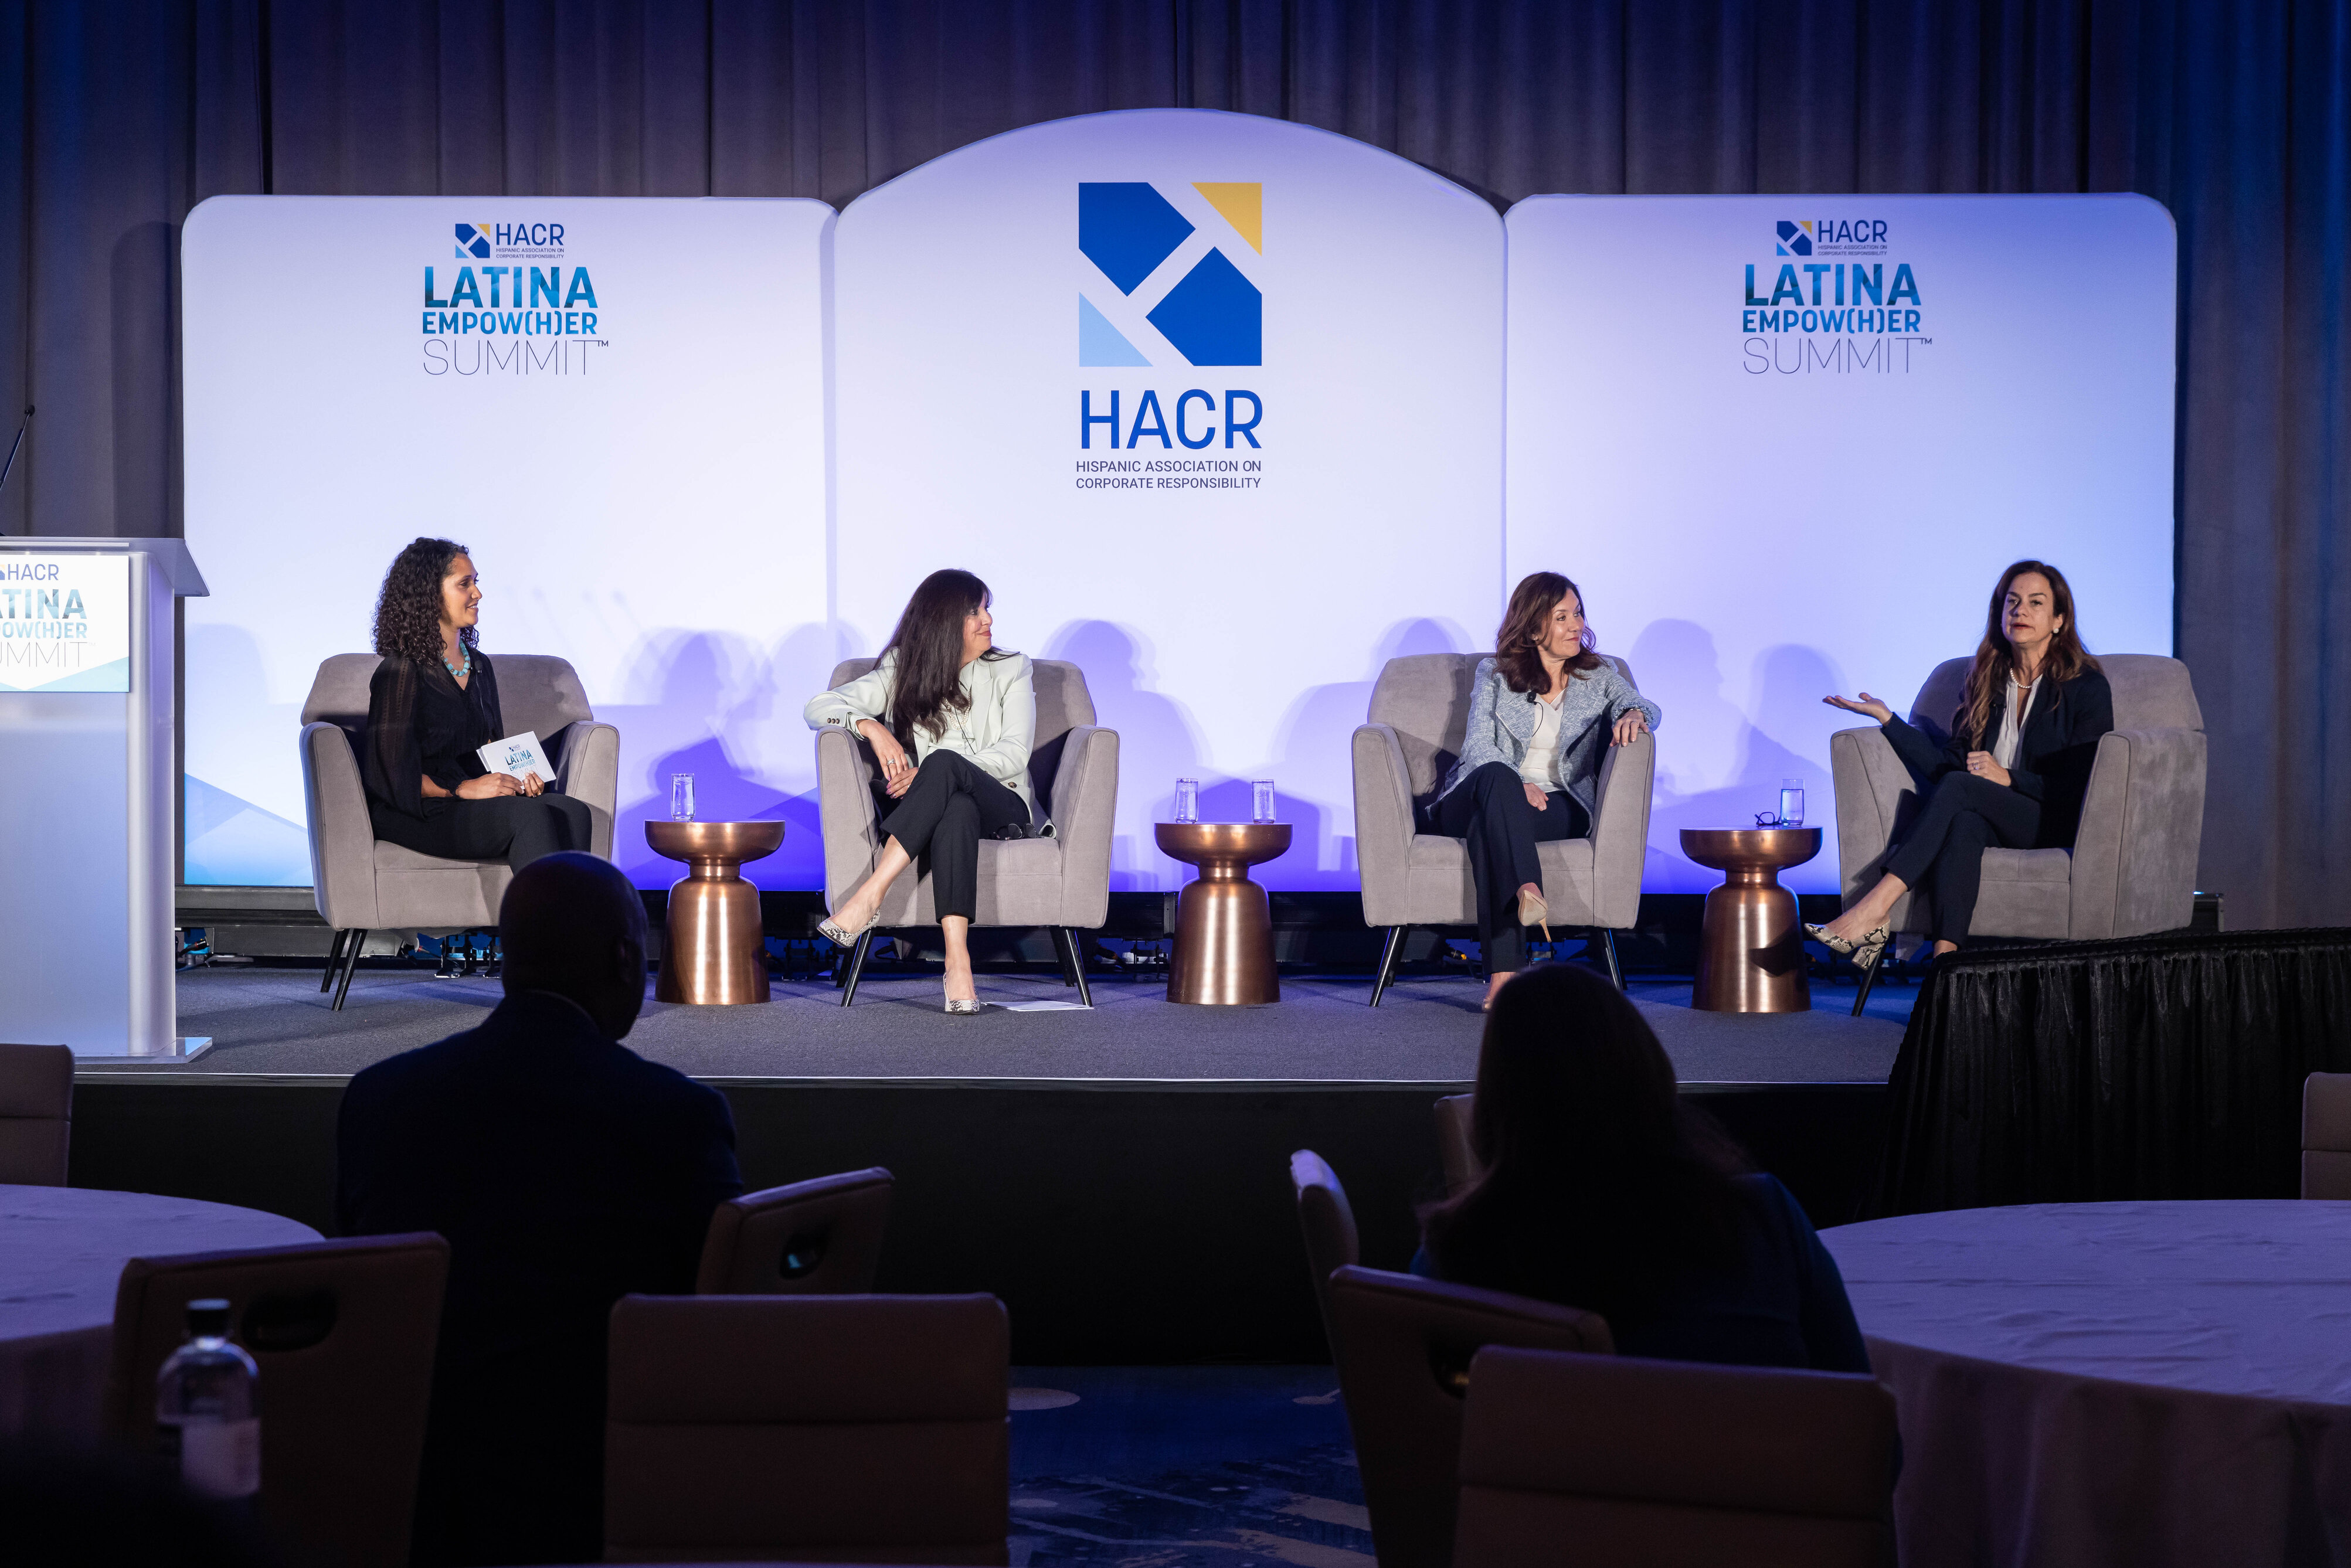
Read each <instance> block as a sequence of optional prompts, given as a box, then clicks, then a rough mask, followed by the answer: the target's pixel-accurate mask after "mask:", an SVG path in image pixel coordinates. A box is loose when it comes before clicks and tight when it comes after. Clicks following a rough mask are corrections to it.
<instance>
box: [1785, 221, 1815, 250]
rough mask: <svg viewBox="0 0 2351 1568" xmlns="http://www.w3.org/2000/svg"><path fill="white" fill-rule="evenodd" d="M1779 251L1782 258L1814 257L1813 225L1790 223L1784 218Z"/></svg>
mask: <svg viewBox="0 0 2351 1568" xmlns="http://www.w3.org/2000/svg"><path fill="white" fill-rule="evenodd" d="M1779 251H1780V254H1781V255H1782V256H1810V255H1812V254H1813V225H1811V224H1809V223H1802V222H1798V223H1790V222H1789V221H1788V220H1787V219H1785V218H1782V219H1781V220H1780V246H1779Z"/></svg>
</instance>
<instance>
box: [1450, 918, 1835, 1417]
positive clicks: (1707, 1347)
mask: <svg viewBox="0 0 2351 1568" xmlns="http://www.w3.org/2000/svg"><path fill="white" fill-rule="evenodd" d="M1474 1105H1475V1109H1474V1111H1473V1113H1472V1126H1471V1140H1472V1144H1473V1146H1474V1147H1475V1148H1476V1150H1477V1154H1478V1158H1479V1164H1480V1166H1481V1174H1480V1175H1479V1177H1478V1179H1477V1180H1476V1182H1474V1183H1473V1184H1472V1185H1471V1186H1469V1187H1468V1188H1467V1189H1466V1190H1464V1191H1463V1192H1461V1193H1460V1194H1458V1196H1456V1197H1452V1198H1450V1199H1448V1200H1447V1201H1446V1202H1444V1203H1441V1204H1437V1205H1435V1206H1433V1207H1429V1208H1426V1209H1424V1210H1423V1211H1422V1214H1421V1238H1422V1247H1421V1252H1420V1255H1419V1256H1418V1257H1417V1258H1416V1259H1414V1260H1413V1270H1414V1271H1415V1272H1416V1273H1420V1274H1425V1275H1431V1276H1434V1277H1435V1278H1437V1279H1440V1280H1447V1281H1454V1282H1456V1283H1458V1284H1464V1285H1476V1286H1481V1287H1483V1288H1485V1289H1488V1290H1495V1291H1510V1292H1511V1293H1512V1294H1514V1295H1520V1296H1532V1297H1536V1298H1538V1299H1540V1300H1542V1301H1557V1302H1560V1303H1562V1305H1567V1306H1574V1307H1582V1308H1583V1309H1585V1310H1587V1311H1590V1312H1598V1313H1599V1314H1600V1315H1601V1316H1602V1317H1604V1318H1605V1319H1607V1320H1608V1327H1609V1331H1610V1333H1612V1334H1613V1335H1614V1339H1615V1342H1616V1350H1617V1353H1618V1354H1622V1355H1641V1356H1654V1357H1657V1358H1660V1359H1664V1360H1669V1361H1707V1362H1720V1363H1730V1364H1740V1365H1748V1366H1787V1367H1810V1368H1813V1369H1814V1370H1816V1371H1823V1372H1867V1371H1868V1370H1869V1354H1868V1352H1867V1351H1865V1349H1864V1348H1863V1346H1862V1342H1861V1330H1860V1329H1859V1327H1858V1326H1856V1324H1855V1322H1854V1316H1853V1304H1852V1303H1851V1302H1850V1301H1847V1300H1846V1299H1845V1293H1844V1280H1843V1279H1842V1278H1840V1277H1839V1275H1838V1273H1837V1269H1836V1263H1835V1261H1834V1260H1833V1259H1831V1258H1830V1257H1829V1254H1828V1249H1826V1248H1824V1247H1823V1246H1822V1245H1821V1241H1820V1238H1819V1237H1817V1236H1815V1235H1814V1234H1813V1227H1812V1224H1811V1222H1810V1221H1809V1220H1807V1219H1806V1218H1804V1211H1803V1210H1802V1208H1800V1207H1797V1205H1796V1200H1795V1199H1794V1198H1793V1197H1791V1196H1790V1195H1789V1192H1788V1189H1787V1188H1786V1187H1783V1186H1781V1185H1780V1183H1779V1182H1778V1181H1777V1180H1776V1179H1774V1178H1773V1177H1771V1176H1766V1175H1763V1174H1761V1173H1757V1172H1750V1171H1747V1170H1746V1169H1745V1166H1744V1162H1743V1160H1742V1159H1741V1157H1740V1153H1739V1150H1738V1149H1737V1147H1736V1146H1735V1145H1732V1144H1731V1143H1730V1141H1729V1138H1728V1137H1727V1136H1726V1135H1725V1134H1723V1133H1722V1131H1721V1130H1720V1129H1719V1128H1718V1127H1717V1126H1716V1125H1715V1124H1714V1123H1713V1122H1712V1120H1711V1119H1710V1118H1708V1116H1707V1115H1706V1113H1704V1112H1701V1111H1699V1110H1698V1109H1697V1108H1696V1107H1694V1106H1692V1105H1690V1104H1688V1103H1687V1102H1685V1101H1684V1100H1683V1099H1682V1098H1681V1096H1680V1094H1679V1093H1678V1092H1677V1085H1676V1082H1675V1080H1674V1067H1673V1063H1672V1062H1671V1061H1669V1060H1667V1056H1666V1052H1665V1048H1664V1047H1663V1046H1660V1045H1659V1044H1658V1043H1657V1037H1656V1035H1655V1034H1654V1033H1652V1032H1651V1031H1650V1029H1649V1026H1648V1024H1647V1022H1646V1020H1645V1019H1643V1018H1642V1017H1641V1014H1640V1012H1639V1010H1638V1009H1635V1007H1634V1005H1633V1004H1632V1002H1631V1001H1630V1000H1629V999H1627V998H1625V996H1624V995H1623V994H1622V993H1621V992H1619V991H1618V990H1617V989H1616V988H1615V987H1614V986H1612V985H1610V984H1609V983H1608V982H1607V981H1606V980H1605V979H1604V978H1603V977H1600V976H1599V975H1596V974H1594V973H1593V972H1592V971H1591V970H1588V969H1585V968H1583V967H1580V966H1570V965H1565V964H1545V965H1541V966H1539V967H1535V968H1532V969H1528V970H1524V971H1522V972H1521V973H1520V974H1519V975H1518V976H1516V977H1514V978H1512V979H1511V980H1510V982H1509V983H1508V984H1507V985H1505V986H1503V987H1502V988H1501V989H1500V991H1499V992H1498V993H1497V994H1496V996H1495V998H1494V1005H1493V1009H1492V1011H1491V1012H1490V1013H1489V1016H1488V1018H1487V1022H1486V1037H1485V1043H1484V1046H1483V1047H1482V1049H1481V1051H1480V1052H1479V1059H1478V1093H1477V1099H1476V1101H1475V1102H1474Z"/></svg>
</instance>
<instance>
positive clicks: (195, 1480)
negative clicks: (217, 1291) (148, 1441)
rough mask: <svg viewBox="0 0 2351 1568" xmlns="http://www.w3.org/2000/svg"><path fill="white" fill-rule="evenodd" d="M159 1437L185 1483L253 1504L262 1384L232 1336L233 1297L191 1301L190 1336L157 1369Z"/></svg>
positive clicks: (199, 1490) (205, 1493) (257, 1488)
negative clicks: (230, 1302) (230, 1303)
mask: <svg viewBox="0 0 2351 1568" xmlns="http://www.w3.org/2000/svg"><path fill="white" fill-rule="evenodd" d="M155 1443H156V1447H157V1448H158V1449H159V1450H160V1451H161V1452H162V1455H163V1457H164V1458H166V1459H169V1460H170V1461H171V1462H172V1464H173V1465H174V1466H176V1467H177V1468H178V1469H179V1472H180V1481H181V1484H182V1485H183V1486H185V1487H186V1488H187V1489H188V1490H190V1491H193V1492H196V1493H198V1494H200V1495H202V1496H204V1497H209V1498H218V1499H221V1500H226V1501H230V1502H236V1503H242V1504H243V1505H244V1506H246V1507H248V1508H250V1507H251V1506H253V1503H254V1500H255V1499H256V1498H257V1497H258V1496H259V1495H260V1492H261V1387H260V1377H259V1375H258V1374H257V1373H256V1370H255V1368H254V1364H253V1357H251V1356H249V1355H247V1354H245V1352H244V1351H243V1350H241V1349H239V1348H238V1347H237V1346H235V1345H234V1344H231V1343H229V1338H228V1303H227V1302H226V1301H220V1300H217V1299H213V1300H206V1301H190V1302H189V1303H188V1339H187V1343H184V1344H183V1345H181V1346H180V1348H179V1349H177V1350H175V1351H173V1352H172V1359H171V1360H169V1361H167V1362H165V1363H164V1364H163V1370H162V1372H161V1373H159V1374H157V1375H156V1377H155Z"/></svg>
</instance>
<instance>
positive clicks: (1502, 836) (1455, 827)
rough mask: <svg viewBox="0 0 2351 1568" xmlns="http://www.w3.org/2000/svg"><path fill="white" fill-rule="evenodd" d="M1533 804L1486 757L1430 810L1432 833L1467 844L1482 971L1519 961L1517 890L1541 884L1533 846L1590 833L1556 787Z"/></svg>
mask: <svg viewBox="0 0 2351 1568" xmlns="http://www.w3.org/2000/svg"><path fill="white" fill-rule="evenodd" d="M1549 799H1550V800H1551V804H1550V805H1549V806H1548V807H1546V808H1545V809H1543V810H1540V811H1538V810H1535V808H1534V803H1533V802H1532V801H1531V800H1528V799H1527V789H1526V784H1525V781H1524V780H1522V779H1520V777H1519V770H1518V769H1517V768H1513V767H1511V766H1510V764H1509V763H1507V762H1489V763H1487V764H1486V765H1485V766H1484V767H1483V768H1479V769H1478V770H1477V771H1476V772H1474V773H1472V774H1470V775H1469V777H1468V778H1467V779H1463V780H1461V782H1460V783H1459V784H1458V785H1457V786H1456V787H1455V788H1454V790H1453V792H1452V793H1451V794H1449V795H1447V796H1446V797H1445V799H1443V800H1439V801H1438V802H1437V809H1436V810H1435V811H1434V812H1433V813H1432V816H1433V818H1434V821H1435V826H1436V828H1437V831H1438V832H1440V833H1443V834H1444V835H1445V836H1446V837H1447V838H1449V839H1464V840H1467V841H1468V845H1469V875H1470V878H1471V880H1472V881H1473V882H1475V883H1476V884H1477V887H1478V946H1479V951H1480V952H1481V953H1483V954H1484V955H1485V962H1486V973H1488V974H1489V975H1509V974H1515V973H1516V972H1518V971H1519V970H1520V969H1523V968H1525V967H1527V934H1526V929H1525V928H1524V927H1523V926H1521V925H1520V924H1519V889H1520V888H1521V887H1523V886H1525V885H1526V884H1527V883H1534V884H1535V885H1536V886H1537V887H1541V885H1542V862H1541V859H1540V858H1539V857H1538V856H1537V854H1536V852H1535V846H1536V845H1537V844H1547V843H1550V842H1552V841H1554V840H1557V839H1581V838H1586V837H1588V836H1590V834H1591V832H1592V819H1591V818H1590V817H1589V816H1587V815H1586V814H1585V813H1584V810H1583V807H1581V806H1579V805H1577V804H1576V803H1575V800H1574V798H1573V796H1569V795H1565V794H1561V793H1558V792H1556V791H1554V792H1552V793H1551V794H1550V796H1549Z"/></svg>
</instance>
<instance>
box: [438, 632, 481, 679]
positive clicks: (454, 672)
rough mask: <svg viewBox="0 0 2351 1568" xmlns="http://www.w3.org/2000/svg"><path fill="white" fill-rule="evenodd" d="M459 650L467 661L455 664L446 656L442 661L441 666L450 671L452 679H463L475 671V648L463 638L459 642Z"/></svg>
mask: <svg viewBox="0 0 2351 1568" xmlns="http://www.w3.org/2000/svg"><path fill="white" fill-rule="evenodd" d="M457 652H458V653H459V654H460V655H462V656H463V658H464V660H465V663H463V664H451V663H450V662H449V661H448V660H447V658H445V657H444V658H443V659H442V661H441V667H442V668H443V669H444V670H446V671H448V672H449V675H450V678H451V679H453V680H457V681H463V680H464V679H465V677H466V676H467V675H470V674H473V673H474V650H473V649H472V648H470V647H468V646H467V645H466V644H465V643H464V642H463V641H462V640H461V641H460V642H459V643H458V644H457Z"/></svg>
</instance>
